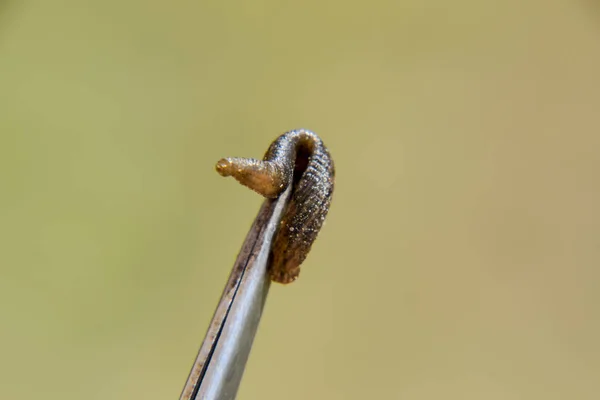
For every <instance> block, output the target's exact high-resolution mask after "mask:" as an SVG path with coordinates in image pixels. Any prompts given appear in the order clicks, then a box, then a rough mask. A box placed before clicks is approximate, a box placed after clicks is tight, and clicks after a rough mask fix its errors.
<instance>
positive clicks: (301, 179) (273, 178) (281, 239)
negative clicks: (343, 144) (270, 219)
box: [216, 129, 335, 283]
mask: <svg viewBox="0 0 600 400" xmlns="http://www.w3.org/2000/svg"><path fill="white" fill-rule="evenodd" d="M216 169H217V172H219V174H221V175H222V176H233V177H234V178H235V179H237V180H238V181H239V182H240V183H241V184H242V185H245V186H247V187H249V188H250V189H252V190H255V191H256V192H258V193H260V194H261V195H263V196H265V197H268V198H276V197H277V196H279V195H280V194H281V193H282V192H283V191H284V190H285V189H286V188H287V186H288V185H290V184H292V185H293V187H292V196H291V200H290V201H289V203H288V205H287V208H286V210H285V211H284V213H283V217H282V219H281V223H280V226H279V230H278V232H277V234H276V237H275V239H274V241H273V248H272V254H271V261H270V265H269V273H270V275H271V279H272V280H273V281H275V282H279V283H290V282H293V281H294V280H296V279H297V278H298V275H299V274H300V264H302V262H303V261H304V259H305V258H306V255H307V254H308V252H309V251H310V247H311V246H312V244H313V242H314V241H315V239H316V238H317V235H318V233H319V230H320V229H321V226H322V225H323V221H325V216H326V215H327V211H329V205H330V204H331V196H332V194H333V186H334V175H335V169H334V166H333V160H332V159H331V156H330V155H329V151H328V150H327V148H326V147H325V145H324V144H323V142H322V141H321V139H320V138H319V137H318V136H317V135H316V134H315V133H313V132H311V131H308V130H303V129H300V130H295V131H290V132H286V133H284V134H283V135H281V136H279V137H278V138H277V139H276V140H275V141H274V142H273V143H272V144H271V146H270V147H269V149H268V150H267V152H266V154H265V156H264V158H263V161H259V160H256V159H252V158H224V159H222V160H220V161H219V162H218V163H217V165H216Z"/></svg>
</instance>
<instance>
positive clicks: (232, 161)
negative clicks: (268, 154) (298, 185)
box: [215, 158, 290, 198]
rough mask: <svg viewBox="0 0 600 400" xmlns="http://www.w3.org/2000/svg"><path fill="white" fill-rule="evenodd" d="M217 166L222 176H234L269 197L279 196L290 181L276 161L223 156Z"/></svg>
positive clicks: (243, 183)
mask: <svg viewBox="0 0 600 400" xmlns="http://www.w3.org/2000/svg"><path fill="white" fill-rule="evenodd" d="M215 168H216V170H217V172H218V173H219V174H220V175H221V176H233V177H234V178H235V179H236V180H237V181H238V182H239V183H241V184H242V185H244V186H246V187H249V188H250V189H252V190H254V191H255V192H257V193H259V194H261V195H263V196H264V197H268V198H276V197H277V196H279V195H280V194H281V193H282V192H283V191H284V190H285V188H286V187H287V185H288V184H289V181H290V178H289V176H288V175H287V174H286V173H285V171H283V170H282V168H280V167H279V166H278V165H277V164H276V163H272V162H269V161H260V160H256V159H253V158H223V159H221V160H219V162H217V165H216V167H215Z"/></svg>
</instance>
